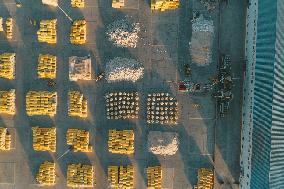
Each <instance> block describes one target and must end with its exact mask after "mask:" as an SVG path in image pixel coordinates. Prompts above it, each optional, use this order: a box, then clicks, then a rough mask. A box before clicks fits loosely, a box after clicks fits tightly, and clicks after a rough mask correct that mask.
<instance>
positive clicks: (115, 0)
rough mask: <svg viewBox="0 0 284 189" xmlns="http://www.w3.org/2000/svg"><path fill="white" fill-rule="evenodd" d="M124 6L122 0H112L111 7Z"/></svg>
mask: <svg viewBox="0 0 284 189" xmlns="http://www.w3.org/2000/svg"><path fill="white" fill-rule="evenodd" d="M122 7H124V0H112V8H115V9H120V8H122Z"/></svg>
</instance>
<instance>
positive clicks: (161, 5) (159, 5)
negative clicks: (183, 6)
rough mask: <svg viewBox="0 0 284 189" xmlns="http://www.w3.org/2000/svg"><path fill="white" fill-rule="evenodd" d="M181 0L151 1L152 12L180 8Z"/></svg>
mask: <svg viewBox="0 0 284 189" xmlns="http://www.w3.org/2000/svg"><path fill="white" fill-rule="evenodd" d="M179 4H180V3H179V0H151V10H159V11H166V10H172V9H177V8H179Z"/></svg>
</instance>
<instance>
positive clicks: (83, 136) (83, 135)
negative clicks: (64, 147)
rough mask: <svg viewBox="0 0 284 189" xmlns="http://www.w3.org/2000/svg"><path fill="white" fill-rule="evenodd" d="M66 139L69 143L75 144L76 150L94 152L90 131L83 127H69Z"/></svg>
mask: <svg viewBox="0 0 284 189" xmlns="http://www.w3.org/2000/svg"><path fill="white" fill-rule="evenodd" d="M66 140H67V144H68V145H71V146H73V149H74V152H92V146H91V145H90V133H89V131H86V130H81V129H68V130H67V134H66Z"/></svg>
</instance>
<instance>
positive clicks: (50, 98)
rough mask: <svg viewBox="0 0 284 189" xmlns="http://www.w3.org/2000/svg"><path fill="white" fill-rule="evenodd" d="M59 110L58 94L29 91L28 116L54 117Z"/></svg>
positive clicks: (27, 100) (27, 99)
mask: <svg viewBox="0 0 284 189" xmlns="http://www.w3.org/2000/svg"><path fill="white" fill-rule="evenodd" d="M56 109H57V92H48V91H29V92H28V93H27V96H26V111H27V114H28V116H34V115H47V116H54V115H55V114H56Z"/></svg>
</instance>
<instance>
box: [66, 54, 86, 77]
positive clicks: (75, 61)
mask: <svg viewBox="0 0 284 189" xmlns="http://www.w3.org/2000/svg"><path fill="white" fill-rule="evenodd" d="M91 72H92V71H91V58H90V57H77V56H71V57H69V79H70V81H78V80H91V79H92V75H91Z"/></svg>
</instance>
